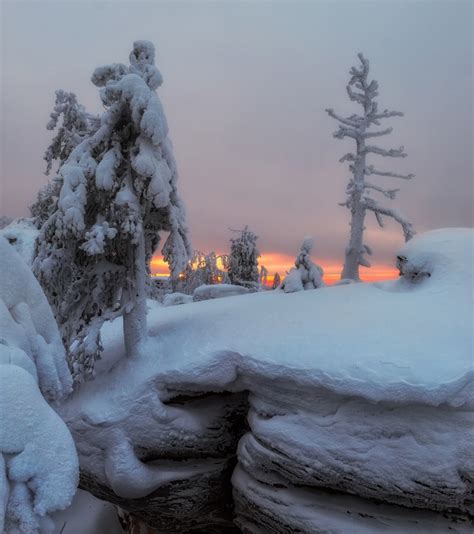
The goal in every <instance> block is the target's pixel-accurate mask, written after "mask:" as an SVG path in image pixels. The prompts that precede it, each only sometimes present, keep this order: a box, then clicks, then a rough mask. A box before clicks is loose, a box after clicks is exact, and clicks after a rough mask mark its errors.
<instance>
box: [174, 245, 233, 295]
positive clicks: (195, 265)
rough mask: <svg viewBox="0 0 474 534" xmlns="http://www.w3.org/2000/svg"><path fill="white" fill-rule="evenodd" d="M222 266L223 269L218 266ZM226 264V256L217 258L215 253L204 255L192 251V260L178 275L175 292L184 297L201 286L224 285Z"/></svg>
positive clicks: (226, 275) (226, 279)
mask: <svg viewBox="0 0 474 534" xmlns="http://www.w3.org/2000/svg"><path fill="white" fill-rule="evenodd" d="M219 263H220V264H221V265H222V266H223V269H221V268H220V267H219V265H218V264H219ZM227 264H228V256H227V255H225V254H222V255H220V256H217V255H216V253H215V252H209V254H205V253H204V252H201V251H199V250H196V251H194V254H193V257H192V259H191V260H190V261H189V262H188V264H187V265H186V268H185V269H184V271H183V272H182V273H180V275H179V278H178V280H177V283H176V290H177V291H179V292H180V293H184V294H186V295H192V294H193V292H194V290H195V289H196V288H197V287H199V286H201V285H214V284H226V283H228V282H229V275H228V274H227V272H226V271H225V269H226V266H227Z"/></svg>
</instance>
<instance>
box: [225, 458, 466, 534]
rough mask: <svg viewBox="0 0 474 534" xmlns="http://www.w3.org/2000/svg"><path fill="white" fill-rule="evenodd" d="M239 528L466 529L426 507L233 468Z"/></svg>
mask: <svg viewBox="0 0 474 534" xmlns="http://www.w3.org/2000/svg"><path fill="white" fill-rule="evenodd" d="M232 484H233V486H234V502H235V510H236V514H237V519H236V522H237V524H238V526H239V527H240V528H241V529H242V530H243V531H244V532H247V533H248V534H263V533H265V532H274V533H275V534H286V533H288V532H311V533H312V534H326V533H327V532H331V533H333V534H346V533H348V532H350V533H351V534H352V533H354V534H359V533H360V534H379V533H380V532H390V533H393V534H400V533H402V532H410V533H417V534H425V533H426V532H433V533H437V534H444V533H446V532H452V533H463V534H464V533H466V534H468V533H470V532H472V523H471V522H469V521H468V520H467V519H466V518H462V517H455V518H449V517H444V516H440V514H437V513H435V512H430V511H427V510H407V509H404V508H401V507H399V506H393V505H387V504H376V503H374V502H370V501H367V500H365V499H360V498H358V497H354V496H351V495H344V494H340V493H337V494H335V493H328V492H325V491H322V490H315V489H309V488H304V487H302V488H295V487H287V486H286V485H285V484H286V483H285V480H284V479H282V480H279V485H278V486H274V485H271V486H270V485H266V484H265V483H262V482H259V481H257V480H255V479H254V478H253V477H251V476H250V475H249V474H247V473H246V471H245V470H244V469H242V468H241V467H239V466H238V467H237V468H236V469H235V471H234V474H233V477H232Z"/></svg>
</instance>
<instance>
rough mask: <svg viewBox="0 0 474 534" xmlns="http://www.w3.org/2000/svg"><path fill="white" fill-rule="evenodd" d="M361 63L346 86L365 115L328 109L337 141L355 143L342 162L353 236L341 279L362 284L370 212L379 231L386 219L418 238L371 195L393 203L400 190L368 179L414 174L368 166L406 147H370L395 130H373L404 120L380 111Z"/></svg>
mask: <svg viewBox="0 0 474 534" xmlns="http://www.w3.org/2000/svg"><path fill="white" fill-rule="evenodd" d="M358 57H359V59H360V62H361V66H360V67H359V68H357V67H352V68H351V70H350V76H351V78H350V80H349V83H348V85H347V94H348V95H349V98H350V100H352V101H354V102H356V103H357V104H360V105H361V106H362V108H363V114H361V115H355V114H354V115H351V116H349V117H342V116H340V115H338V114H337V113H335V112H334V110H333V109H326V112H327V113H328V114H329V116H330V117H332V118H333V119H336V120H337V121H338V122H339V128H338V130H337V131H336V132H335V133H334V137H335V138H337V139H344V138H346V137H349V138H351V139H354V141H355V143H356V151H355V153H352V152H349V153H348V154H345V155H344V156H343V157H342V158H341V159H340V160H339V161H340V162H341V163H342V162H345V161H347V162H348V163H349V170H350V172H351V174H352V177H351V179H350V180H349V183H348V185H347V189H346V193H347V199H346V201H345V202H343V203H342V204H341V206H345V207H347V208H348V209H350V211H351V223H350V226H351V232H350V240H349V245H348V246H347V248H346V253H345V260H344V268H343V271H342V275H341V279H351V280H356V281H358V280H360V278H359V265H362V266H364V267H370V263H369V261H368V259H367V257H366V256H365V255H366V254H367V255H371V254H372V251H371V249H370V247H369V246H368V245H366V244H364V243H363V232H364V229H365V226H364V220H365V215H366V212H367V211H370V212H372V213H373V214H374V215H375V218H376V220H377V223H378V224H379V226H380V227H383V226H384V221H383V217H384V216H386V217H391V218H392V219H394V220H395V221H397V222H398V223H399V224H400V225H401V227H402V229H403V234H404V236H405V241H408V240H409V239H411V238H412V237H413V235H414V234H415V232H414V230H413V226H412V224H411V223H410V222H409V221H408V220H407V219H406V218H405V217H404V216H403V215H402V214H401V213H400V212H399V211H397V210H396V209H393V208H388V207H385V206H383V205H381V204H379V202H378V201H377V200H376V199H374V198H372V196H371V194H372V193H380V194H382V195H383V196H384V197H386V198H388V199H390V200H393V199H394V198H395V195H396V194H397V192H398V191H399V190H398V189H387V188H386V187H381V186H379V185H377V184H375V183H372V182H370V181H368V180H367V179H366V178H367V177H368V176H383V177H391V178H400V179H403V180H410V179H411V178H413V176H414V175H413V174H397V173H394V172H387V171H382V170H379V169H377V168H376V167H374V166H373V165H371V164H369V163H368V162H367V156H368V155H370V154H374V155H377V156H384V157H392V158H404V157H405V156H406V154H405V152H404V147H403V146H402V147H400V148H395V149H394V148H392V149H389V150H386V149H384V148H380V147H377V146H374V145H371V144H369V143H367V140H369V139H372V138H375V137H381V136H384V135H388V134H390V133H391V132H392V128H384V129H380V130H375V131H373V130H372V131H371V130H370V127H371V126H379V125H380V121H381V120H383V119H388V118H390V117H402V116H403V113H401V112H400V111H389V110H387V109H385V110H383V111H379V108H378V103H377V102H376V100H375V98H376V97H377V96H378V94H379V93H378V83H377V81H376V80H371V81H369V79H368V76H369V62H368V60H367V59H366V58H365V57H364V56H363V55H362V54H358Z"/></svg>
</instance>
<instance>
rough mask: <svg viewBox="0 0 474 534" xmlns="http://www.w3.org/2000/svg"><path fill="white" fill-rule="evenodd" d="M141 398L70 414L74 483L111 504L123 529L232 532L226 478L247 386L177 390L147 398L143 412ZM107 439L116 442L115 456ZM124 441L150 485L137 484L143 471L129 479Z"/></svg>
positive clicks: (242, 424)
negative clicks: (119, 413)
mask: <svg viewBox="0 0 474 534" xmlns="http://www.w3.org/2000/svg"><path fill="white" fill-rule="evenodd" d="M143 400H144V399H142V400H141V401H140V402H137V404H136V405H135V406H136V407H138V406H141V408H140V410H138V411H135V410H134V407H133V406H132V407H131V409H130V411H129V412H128V413H127V414H124V416H123V417H118V418H117V419H116V420H115V421H114V420H110V419H107V420H104V421H100V420H99V419H95V420H91V419H89V418H88V417H86V416H85V417H81V418H80V419H77V418H76V419H73V420H70V421H69V427H70V429H71V432H72V434H73V436H74V438H75V441H76V444H77V447H78V452H79V455H80V459H81V479H80V487H81V488H83V489H85V490H87V491H89V492H90V493H92V494H93V495H95V496H96V497H98V498H99V499H102V500H106V501H109V502H111V503H114V504H115V505H117V507H118V508H119V518H120V520H121V523H122V525H123V527H124V529H125V531H126V532H129V533H138V532H140V533H142V534H143V533H150V534H151V533H170V534H171V533H176V534H177V533H182V532H209V533H223V532H232V531H233V530H234V529H235V528H236V527H235V525H234V524H233V501H232V487H231V483H230V479H231V476H232V472H233V470H234V467H235V464H236V449H237V443H238V440H239V438H240V436H241V435H242V433H243V432H244V431H245V429H246V428H247V425H246V415H247V411H248V404H247V394H246V393H245V392H243V393H236V394H232V393H218V394H205V395H195V396H193V397H183V396H179V397H175V398H173V399H170V401H169V402H168V403H167V404H163V405H161V410H160V411H158V413H157V412H156V411H154V410H156V408H157V405H156V403H155V405H153V402H152V401H151V399H150V402H149V403H148V406H149V412H148V414H144V413H143V412H142V410H143V406H144V402H143ZM152 421H153V423H154V424H152V423H151V422H152ZM112 443H115V444H116V445H117V444H120V443H121V444H122V445H120V446H119V447H120V450H118V451H117V455H116V458H114V453H113V452H112V450H111V445H112ZM124 444H127V446H130V448H131V449H132V450H133V454H134V455H135V456H136V460H137V461H139V462H140V467H139V470H140V469H141V468H145V469H146V473H150V476H151V481H150V483H149V485H147V486H143V479H144V478H146V477H144V472H141V473H140V474H139V475H138V478H139V480H138V481H137V482H136V484H135V485H134V481H133V477H134V474H133V473H132V472H131V468H130V466H129V465H125V464H129V463H130V462H131V460H130V456H129V453H128V452H125V448H124ZM120 462H123V463H124V467H123V477H124V482H123V483H121V482H120V480H119V477H118V473H119V472H120V469H121V465H120ZM112 470H113V471H114V473H113V474H111V473H110V471H112ZM155 470H156V471H155ZM164 475H165V476H167V477H168V480H166V479H164V478H163V476H164ZM154 486H156V489H154Z"/></svg>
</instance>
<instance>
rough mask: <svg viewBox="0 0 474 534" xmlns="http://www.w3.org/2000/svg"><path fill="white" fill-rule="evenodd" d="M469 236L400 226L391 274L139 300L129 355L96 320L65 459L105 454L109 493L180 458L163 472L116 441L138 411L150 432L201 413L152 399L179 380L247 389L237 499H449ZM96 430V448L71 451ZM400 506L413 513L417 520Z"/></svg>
mask: <svg viewBox="0 0 474 534" xmlns="http://www.w3.org/2000/svg"><path fill="white" fill-rule="evenodd" d="M472 239H473V232H472V231H471V230H463V229H456V230H443V231H435V232H430V233H428V234H425V235H422V236H419V237H416V238H415V239H413V240H412V241H411V242H410V243H409V244H408V245H406V246H405V248H404V250H403V251H402V252H401V253H402V255H403V256H405V257H406V261H405V264H404V271H405V273H406V275H405V276H404V277H402V278H401V279H399V280H397V281H393V282H385V283H375V284H354V285H347V286H337V287H329V288H322V289H317V290H313V291H305V292H299V293H295V294H284V293H282V292H266V293H256V294H251V295H244V296H236V297H231V298H223V299H219V300H212V301H205V302H200V303H191V304H186V305H183V306H175V307H169V308H163V307H162V306H157V305H155V304H154V303H150V313H149V334H150V338H149V341H148V345H147V350H146V356H141V357H139V358H136V359H133V360H128V361H127V360H124V359H123V346H122V342H121V325H120V322H119V321H116V323H115V324H112V325H109V326H108V327H107V328H106V329H105V330H104V345H105V347H106V351H105V354H104V359H103V361H102V362H101V363H100V365H99V366H98V371H99V376H98V377H97V379H96V380H95V381H93V382H90V383H88V384H86V385H85V386H83V387H82V388H81V390H80V391H78V392H76V393H75V394H74V395H73V397H72V398H71V399H70V400H69V401H68V402H67V404H66V405H65V406H64V407H63V409H62V414H63V416H64V418H65V419H66V421H67V422H68V424H69V426H70V427H71V428H72V429H73V434H75V436H76V440H77V436H78V435H82V436H86V434H87V436H88V437H87V438H86V437H84V438H83V439H84V443H82V444H81V443H78V448H79V453H80V456H81V462H84V463H85V464H87V466H88V469H91V470H93V471H94V472H95V473H96V474H97V476H100V475H101V473H102V472H103V470H104V467H103V465H104V464H105V480H104V482H105V483H107V484H109V485H110V486H112V487H114V486H116V485H117V484H118V485H119V487H120V491H121V492H122V494H123V495H125V496H126V495H127V494H128V493H129V492H130V495H132V494H134V492H137V491H140V490H141V491H142V492H145V493H146V492H147V491H151V490H152V488H155V489H156V488H157V487H160V484H161V483H162V481H163V478H162V477H163V476H165V479H166V477H167V476H172V475H173V471H174V474H175V476H176V477H177V478H179V477H181V476H184V475H185V473H183V472H182V467H185V466H182V467H181V468H180V469H181V471H180V470H179V469H178V470H177V469H176V466H171V468H170V470H168V471H167V473H164V472H163V470H160V469H158V470H156V466H155V465H146V464H144V463H143V462H140V461H139V460H137V458H136V457H135V456H134V454H133V451H132V450H130V449H127V447H124V446H122V445H124V444H125V443H132V444H133V443H136V442H137V440H138V441H139V440H140V439H143V437H142V436H141V435H140V434H143V430H142V429H143V427H144V426H147V425H148V426H149V427H150V428H151V427H152V426H153V428H154V431H153V432H156V433H157V438H156V439H157V440H159V439H166V438H165V437H163V436H164V434H163V432H164V429H165V427H166V432H170V431H172V430H173V428H174V431H176V432H183V433H184V434H186V433H192V434H193V435H197V434H199V429H200V428H201V429H203V428H206V425H208V424H209V418H208V415H207V414H204V413H192V412H191V413H190V412H185V411H183V410H179V409H176V408H170V407H169V406H167V405H165V404H162V403H163V402H166V401H167V400H169V399H170V398H172V397H174V396H176V395H177V394H179V393H185V394H186V393H187V394H189V393H190V392H193V391H194V392H205V391H223V390H225V391H242V390H249V391H250V412H249V422H250V427H251V432H250V433H249V434H247V435H246V436H245V437H244V438H243V439H242V441H241V446H240V448H239V463H240V467H239V469H241V470H243V471H244V472H246V473H247V475H248V474H249V473H251V475H252V478H253V484H254V486H250V485H248V488H249V491H250V489H251V487H256V486H255V485H257V486H258V485H260V486H258V487H259V488H260V489H259V491H255V492H254V493H253V495H250V494H246V495H241V496H240V497H239V492H238V491H236V498H237V499H239V498H241V500H240V503H242V502H244V500H243V499H245V500H249V502H251V503H252V506H254V507H256V508H259V507H260V508H261V507H265V506H266V505H265V499H264V498H263V497H262V498H261V500H260V501H259V502H255V500H254V501H252V499H256V498H257V497H256V495H257V496H258V494H259V493H260V495H266V496H267V497H268V496H269V494H268V492H270V496H271V492H272V491H274V490H273V489H272V488H274V487H275V484H276V485H277V486H278V487H280V486H281V485H282V484H283V485H285V484H286V487H288V488H289V491H290V492H292V491H293V490H292V489H291V488H292V487H293V486H292V485H293V484H296V485H301V484H303V485H306V486H309V487H314V488H318V487H323V488H324V487H329V488H332V489H333V490H335V491H338V492H341V494H350V493H352V494H354V495H357V496H359V497H358V498H360V497H365V498H366V499H373V498H378V499H381V500H382V501H386V502H389V503H392V504H399V505H403V506H405V507H416V508H428V509H432V510H438V511H443V512H449V513H451V512H452V511H457V512H460V513H461V514H465V513H466V512H467V511H468V510H469V509H470V506H471V505H470V503H471V502H472V480H474V471H473V466H472V449H471V446H472V428H473V427H474V426H473V424H474V419H473V407H474V399H473V379H474V371H473V366H472V356H473V353H472V317H473V315H472V301H471V296H470V291H469V290H470V288H472V250H473V248H472ZM144 412H147V413H144ZM137 413H141V414H142V415H141V420H140V425H138V424H137V422H136V418H137ZM147 414H148V415H147ZM147 417H149V418H150V421H147ZM157 421H158V422H157ZM160 425H162V426H161V427H160ZM160 428H161V429H163V432H162V433H161V434H160ZM86 429H87V432H86ZM170 429H171V430H170ZM112 433H114V441H113V446H112V445H111V444H110V441H107V439H106V436H110V435H111V434H112ZM99 435H100V436H102V438H101V439H102V441H101V443H100V447H102V449H103V450H101V451H100V453H99V452H97V451H92V452H91V451H90V452H91V454H89V453H88V455H84V454H81V450H82V451H84V450H88V449H89V450H90V443H86V441H87V439H98V438H97V437H98V436H99ZM160 435H161V438H160V437H159V436H160ZM121 440H122V442H121ZM76 443H77V441H76ZM96 444H97V443H96ZM117 451H118V452H117ZM249 451H250V454H249ZM94 462H95V463H96V465H95V466H92V464H93V463H94ZM101 466H102V467H101ZM136 473H141V475H140V476H139V477H138V478H137V477H136V476H135V477H134V475H136ZM141 480H143V481H145V482H144V485H143V487H141V488H140V485H141ZM168 480H169V479H168ZM282 480H283V481H284V482H282ZM128 486H130V487H128ZM145 493H142V494H145ZM292 495H293V493H292ZM310 495H311V494H310ZM307 497H308V496H307V495H306V496H304V499H306V498H307ZM302 498H303V497H302ZM238 502H239V501H238ZM245 502H247V501H245ZM364 502H365V503H368V504H367V506H369V507H370V501H369V500H366V501H364ZM272 513H275V514H277V515H276V516H275V517H273V519H272V520H273V521H276V522H277V523H278V521H284V520H285V519H284V517H283V518H282V517H279V518H278V517H277V516H278V510H274V511H273V512H272ZM347 513H350V512H349V511H348V512H347ZM371 513H373V514H375V516H377V511H376V510H375V511H374V510H372V512H371ZM471 513H472V510H471ZM395 516H397V513H395ZM241 519H242V518H241ZM320 519H321V517H320V516H316V517H312V518H310V523H309V524H311V525H313V526H314V527H315V526H317V524H318V521H319V520H320ZM412 519H413V517H412ZM415 519H416V521H418V522H419V521H421V523H417V525H418V526H419V527H420V528H421V529H423V528H428V525H429V524H431V523H430V522H431V521H432V518H431V519H429V522H428V523H426V524H425V523H423V521H424V519H423V518H421V519H420V517H419V515H417V516H416V518H415ZM415 519H413V520H415ZM311 521H312V522H311ZM427 521H428V520H427ZM423 525H424V526H423ZM260 527H261V525H260ZM294 527H295V525H286V526H285V527H282V528H283V530H284V528H294ZM334 528H336V526H334ZM394 528H395V530H396V528H398V527H396V525H395V527H394ZM417 528H418V527H417ZM457 528H458V527H457ZM465 528H466V527H465V526H464V523H462V524H461V526H460V527H459V531H465ZM336 531H337V529H336Z"/></svg>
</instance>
